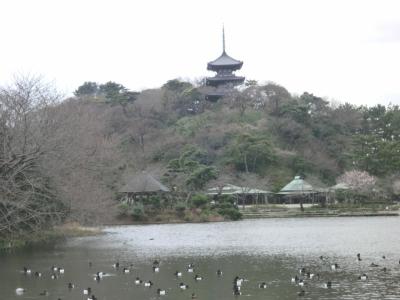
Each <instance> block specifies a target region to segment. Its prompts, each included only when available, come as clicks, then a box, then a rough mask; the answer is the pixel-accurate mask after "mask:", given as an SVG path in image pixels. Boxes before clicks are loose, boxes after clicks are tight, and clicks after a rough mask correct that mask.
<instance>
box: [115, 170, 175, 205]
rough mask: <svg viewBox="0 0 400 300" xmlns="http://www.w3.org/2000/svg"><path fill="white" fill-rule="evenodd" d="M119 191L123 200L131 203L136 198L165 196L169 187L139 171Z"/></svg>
mask: <svg viewBox="0 0 400 300" xmlns="http://www.w3.org/2000/svg"><path fill="white" fill-rule="evenodd" d="M119 193H121V194H123V201H124V202H126V203H128V204H133V203H135V202H136V201H137V200H143V199H148V198H149V197H150V196H154V195H161V196H165V195H166V194H168V193H170V189H169V188H167V187H166V186H165V185H163V184H162V183H161V182H159V181H158V180H156V179H155V178H154V177H153V176H151V175H150V174H147V173H144V172H142V173H139V174H136V175H134V176H133V177H132V179H131V180H130V181H128V183H127V184H126V185H124V186H123V187H122V188H121V189H120V190H119Z"/></svg>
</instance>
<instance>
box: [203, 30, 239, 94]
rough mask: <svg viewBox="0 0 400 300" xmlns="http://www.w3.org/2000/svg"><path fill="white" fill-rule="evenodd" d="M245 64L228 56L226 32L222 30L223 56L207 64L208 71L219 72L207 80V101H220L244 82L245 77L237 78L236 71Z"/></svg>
mask: <svg viewBox="0 0 400 300" xmlns="http://www.w3.org/2000/svg"><path fill="white" fill-rule="evenodd" d="M242 65H243V62H242V61H239V60H236V59H234V58H232V57H230V56H229V55H228V54H226V51H225V30H224V29H222V54H221V56H220V57H218V58H217V59H216V60H213V61H211V62H209V63H208V64H207V70H209V71H214V72H217V74H216V75H215V76H214V77H207V78H206V85H207V86H210V87H212V88H210V90H209V91H208V92H207V95H206V99H207V100H214V101H215V100H218V99H219V98H221V97H223V96H224V95H226V94H227V93H228V92H229V91H231V90H232V88H233V87H234V86H236V85H239V84H242V83H243V82H244V79H245V78H244V77H241V76H236V75H235V73H234V72H235V71H237V70H240V69H241V68H242Z"/></svg>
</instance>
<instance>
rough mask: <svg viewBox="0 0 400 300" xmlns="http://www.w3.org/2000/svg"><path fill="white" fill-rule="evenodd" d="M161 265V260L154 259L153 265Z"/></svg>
mask: <svg viewBox="0 0 400 300" xmlns="http://www.w3.org/2000/svg"><path fill="white" fill-rule="evenodd" d="M159 265H160V262H159V261H158V260H157V259H156V260H155V261H153V267H158V266H159Z"/></svg>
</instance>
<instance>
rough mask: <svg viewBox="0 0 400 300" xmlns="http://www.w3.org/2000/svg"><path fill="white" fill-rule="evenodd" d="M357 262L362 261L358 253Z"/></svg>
mask: <svg viewBox="0 0 400 300" xmlns="http://www.w3.org/2000/svg"><path fill="white" fill-rule="evenodd" d="M357 260H358V261H362V259H361V254H360V253H357Z"/></svg>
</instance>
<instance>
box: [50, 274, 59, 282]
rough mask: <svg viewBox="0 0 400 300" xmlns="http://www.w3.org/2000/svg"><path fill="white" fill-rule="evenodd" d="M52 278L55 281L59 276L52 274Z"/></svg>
mask: <svg viewBox="0 0 400 300" xmlns="http://www.w3.org/2000/svg"><path fill="white" fill-rule="evenodd" d="M50 278H51V279H53V280H55V279H57V278H58V276H57V275H56V274H54V273H53V274H51V276H50Z"/></svg>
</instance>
